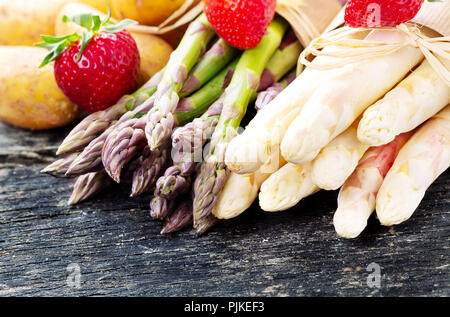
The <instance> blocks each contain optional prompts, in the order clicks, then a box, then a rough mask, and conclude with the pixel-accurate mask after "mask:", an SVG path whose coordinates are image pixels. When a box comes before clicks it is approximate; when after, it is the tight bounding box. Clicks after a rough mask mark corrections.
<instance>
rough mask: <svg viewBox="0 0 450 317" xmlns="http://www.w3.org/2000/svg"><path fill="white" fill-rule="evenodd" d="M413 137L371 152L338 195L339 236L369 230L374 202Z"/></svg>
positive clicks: (402, 136)
mask: <svg viewBox="0 0 450 317" xmlns="http://www.w3.org/2000/svg"><path fill="white" fill-rule="evenodd" d="M411 135H412V133H411V132H409V133H403V134H400V135H398V136H397V137H396V138H395V139H394V141H392V142H390V143H388V144H385V145H382V146H377V147H372V148H370V149H369V150H368V151H367V152H366V154H364V156H363V158H362V159H361V161H360V162H359V164H358V166H357V167H356V169H355V171H354V172H353V174H352V175H351V176H350V177H349V178H348V179H347V180H346V181H345V183H344V185H343V186H342V187H341V189H340V191H339V195H338V208H337V210H336V212H335V214H334V217H333V224H334V228H335V230H336V232H337V234H338V235H339V236H341V237H343V238H347V239H351V238H356V237H357V236H359V235H360V234H361V232H362V231H363V230H364V229H365V228H366V226H367V220H368V219H369V217H370V215H371V214H372V213H373V212H374V211H375V199H376V195H377V193H378V190H379V189H380V187H381V184H382V183H383V180H384V177H385V176H386V174H387V172H388V171H389V169H390V168H391V166H392V164H393V163H394V160H395V158H396V156H397V154H398V152H399V151H400V149H401V148H402V146H403V145H404V144H405V143H406V142H407V141H408V139H409V138H410V137H411Z"/></svg>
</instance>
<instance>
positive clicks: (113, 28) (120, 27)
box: [104, 19, 137, 33]
mask: <svg viewBox="0 0 450 317" xmlns="http://www.w3.org/2000/svg"><path fill="white" fill-rule="evenodd" d="M134 24H137V22H136V21H134V20H130V19H125V20H122V21H120V22H119V23H117V24H115V25H112V26H107V27H105V28H104V30H105V31H106V32H108V33H117V32H120V31H122V30H124V29H126V28H127V27H129V26H130V25H134Z"/></svg>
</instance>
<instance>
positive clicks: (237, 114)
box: [194, 17, 287, 231]
mask: <svg viewBox="0 0 450 317" xmlns="http://www.w3.org/2000/svg"><path fill="white" fill-rule="evenodd" d="M286 29H287V23H286V22H285V21H283V20H281V19H279V18H277V17H276V18H275V19H274V20H273V21H272V23H271V24H270V26H269V27H268V29H267V31H266V34H265V35H264V37H263V38H262V40H261V41H260V43H259V44H258V46H257V47H256V48H254V49H251V50H247V51H245V52H244V53H243V54H242V56H241V58H240V60H239V63H238V65H237V66H236V70H235V73H234V75H233V78H232V80H231V83H230V85H229V86H228V87H227V89H226V90H225V93H224V94H225V96H224V99H223V104H224V105H223V109H222V113H221V115H220V119H219V122H218V124H217V127H216V129H215V131H214V133H213V136H212V138H211V146H210V150H209V155H208V156H207V157H206V158H205V161H204V162H203V163H202V164H201V165H200V172H199V175H198V176H197V177H196V180H195V183H194V193H195V195H194V227H198V223H199V220H201V219H202V218H206V217H208V216H209V215H210V214H211V211H212V208H213V207H214V205H215V203H216V201H217V199H218V195H219V194H220V191H221V190H222V188H223V186H224V185H225V182H226V179H227V176H228V171H227V170H226V168H225V163H224V154H225V150H226V147H227V145H228V143H229V142H230V141H231V139H232V138H233V137H235V136H236V134H237V129H238V127H239V125H240V122H241V120H242V118H243V116H244V115H245V112H246V108H247V105H248V103H249V102H250V100H251V98H252V96H254V94H255V93H256V90H257V88H258V85H259V79H260V76H261V74H262V72H263V70H264V67H265V65H266V64H267V62H268V61H269V59H270V57H271V55H272V54H273V53H274V51H275V50H276V48H277V47H278V46H279V45H280V42H281V40H282V37H283V34H284V33H285V31H286ZM203 227H204V226H201V228H203ZM200 231H203V229H202V230H200Z"/></svg>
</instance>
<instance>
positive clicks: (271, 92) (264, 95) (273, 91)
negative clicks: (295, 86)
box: [255, 70, 296, 111]
mask: <svg viewBox="0 0 450 317" xmlns="http://www.w3.org/2000/svg"><path fill="white" fill-rule="evenodd" d="M295 78H296V70H294V71H292V72H290V73H289V74H288V75H286V77H285V78H284V79H283V80H282V81H281V82H279V83H274V84H273V85H272V86H270V87H268V88H267V89H266V90H263V91H261V92H260V93H258V96H257V98H256V101H255V109H256V111H259V110H261V109H262V108H264V107H265V106H266V105H268V104H269V103H270V102H271V101H272V100H273V99H275V97H276V96H278V95H279V94H280V93H281V92H282V91H283V89H284V88H286V87H287V86H288V85H289V84H290V83H291V82H293V81H294V79H295Z"/></svg>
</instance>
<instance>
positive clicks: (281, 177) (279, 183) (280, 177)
mask: <svg viewBox="0 0 450 317" xmlns="http://www.w3.org/2000/svg"><path fill="white" fill-rule="evenodd" d="M318 190H319V188H318V187H317V186H316V185H314V183H313V182H312V181H311V163H307V164H298V165H296V164H292V163H288V164H286V165H284V166H283V167H282V168H280V169H279V170H278V171H276V172H275V173H273V174H272V175H270V177H269V178H268V179H267V180H266V181H265V182H264V183H263V184H262V185H261V191H260V193H259V205H260V207H261V209H262V210H264V211H270V212H275V211H282V210H286V209H289V208H291V207H293V206H295V205H296V204H297V203H298V202H299V201H300V200H302V199H303V198H305V197H307V196H309V195H312V194H314V193H315V192H317V191H318Z"/></svg>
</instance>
